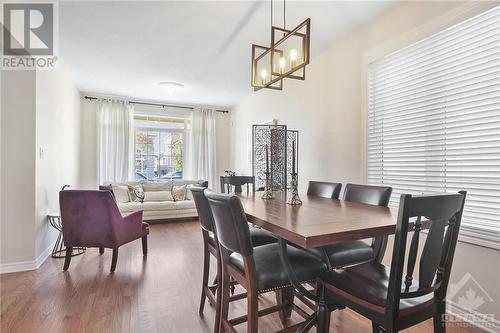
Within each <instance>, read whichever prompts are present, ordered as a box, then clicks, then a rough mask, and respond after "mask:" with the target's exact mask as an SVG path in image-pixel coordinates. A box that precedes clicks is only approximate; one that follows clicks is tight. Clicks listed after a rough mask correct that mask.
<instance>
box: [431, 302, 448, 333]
mask: <svg viewBox="0 0 500 333" xmlns="http://www.w3.org/2000/svg"><path fill="white" fill-rule="evenodd" d="M445 313H446V302H445V301H442V302H439V303H438V304H437V313H436V314H435V315H434V333H445V332H446V324H445Z"/></svg>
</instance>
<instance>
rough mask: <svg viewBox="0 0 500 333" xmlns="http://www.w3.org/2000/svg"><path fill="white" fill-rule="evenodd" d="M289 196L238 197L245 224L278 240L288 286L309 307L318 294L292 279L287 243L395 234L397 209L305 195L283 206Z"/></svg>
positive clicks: (313, 243)
mask: <svg viewBox="0 0 500 333" xmlns="http://www.w3.org/2000/svg"><path fill="white" fill-rule="evenodd" d="M290 195H291V194H290V193H288V194H287V192H284V191H279V192H278V191H275V192H274V198H272V199H262V198H261V196H262V193H259V192H255V194H253V195H248V196H243V195H240V196H239V197H240V201H241V204H242V206H243V209H244V210H245V213H246V216H247V220H248V222H250V223H252V224H254V225H255V226H257V227H259V228H262V229H265V230H267V231H269V232H271V233H273V234H274V235H275V236H276V237H277V238H278V243H279V254H280V259H281V263H282V266H283V268H284V269H285V271H286V273H287V275H288V277H289V279H290V281H291V283H292V285H293V286H294V287H295V289H296V290H297V292H298V293H299V295H302V296H303V297H302V298H301V300H305V299H304V297H305V298H307V299H308V300H310V302H309V304H318V302H320V301H321V300H320V298H319V297H318V295H317V294H315V292H314V291H311V290H308V289H306V288H305V287H304V286H303V285H302V284H301V283H300V282H299V280H298V279H297V278H296V276H295V274H294V271H293V269H292V267H291V264H290V262H289V261H288V256H287V244H293V245H295V246H300V247H302V248H305V249H310V248H320V247H323V246H327V245H332V244H336V243H342V242H347V241H354V240H363V239H369V238H374V237H379V236H387V235H391V234H394V233H395V231H396V222H397V217H398V210H397V209H394V208H390V207H381V206H375V205H368V204H363V203H356V202H349V201H344V200H335V199H330V198H322V197H317V196H310V195H306V194H301V195H300V198H301V200H302V204H301V205H290V204H288V203H287V198H288V196H290ZM429 223H430V222H428V221H426V222H424V223H423V225H422V228H423V229H424V228H428V227H429V226H430V224H429ZM411 227H412V226H411V225H410V229H411ZM375 255H376V256H377V255H378V254H375ZM382 256H383V254H382ZM315 322H316V316H315V314H314V313H313V314H312V315H310V316H309V317H308V318H306V321H305V323H304V325H303V326H302V328H301V329H300V330H299V331H300V332H307V331H308V330H309V329H310V328H311V327H312V326H314V324H315Z"/></svg>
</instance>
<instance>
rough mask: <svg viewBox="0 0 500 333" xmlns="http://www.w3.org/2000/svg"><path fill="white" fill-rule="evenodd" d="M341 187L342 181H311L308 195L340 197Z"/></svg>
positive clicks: (330, 197)
mask: <svg viewBox="0 0 500 333" xmlns="http://www.w3.org/2000/svg"><path fill="white" fill-rule="evenodd" d="M341 188H342V184H341V183H328V182H318V181H309V186H308V187H307V195H312V196H315V197H322V198H329V199H338V198H339V195H340V190H341Z"/></svg>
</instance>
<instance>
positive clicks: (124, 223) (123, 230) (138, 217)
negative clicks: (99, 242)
mask: <svg viewBox="0 0 500 333" xmlns="http://www.w3.org/2000/svg"><path fill="white" fill-rule="evenodd" d="M117 222H118V223H116V224H115V226H116V229H115V230H116V232H117V236H118V237H117V241H118V245H119V246H120V245H123V244H125V243H128V242H130V241H132V240H135V239H137V238H141V237H142V210H139V211H137V212H133V213H130V214H128V215H125V216H122V219H121V220H120V221H117Z"/></svg>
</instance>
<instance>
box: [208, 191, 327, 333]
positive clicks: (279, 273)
mask: <svg viewBox="0 0 500 333" xmlns="http://www.w3.org/2000/svg"><path fill="white" fill-rule="evenodd" d="M205 195H206V197H207V199H208V202H209V205H210V209H211V211H212V214H213V220H214V223H215V231H216V234H217V240H218V242H219V249H220V255H221V259H222V306H221V331H222V332H228V331H229V332H236V331H235V328H234V326H235V325H238V324H241V323H244V322H247V330H246V332H248V333H256V332H257V331H258V317H259V316H263V315H267V314H270V313H274V312H277V311H279V312H280V319H281V321H282V324H283V326H286V325H287V317H289V312H291V311H292V309H294V310H296V311H297V312H298V313H299V314H301V315H302V316H304V317H306V316H307V314H306V313H305V312H303V311H302V310H301V309H300V308H298V307H297V306H296V305H295V304H293V301H292V303H291V304H290V303H289V302H280V300H279V299H278V305H275V306H271V307H268V308H265V309H261V310H260V311H259V308H258V301H257V298H258V295H259V294H262V293H266V292H269V291H284V290H286V291H287V292H290V293H293V287H292V285H291V283H290V281H289V279H288V275H287V274H286V272H285V269H284V267H282V264H281V260H280V254H279V245H278V244H277V243H272V244H267V245H262V246H258V247H255V246H254V244H253V243H252V239H251V237H250V230H249V226H248V222H247V220H246V216H245V211H244V210H243V207H242V205H241V201H240V199H239V198H238V197H237V196H234V195H233V196H231V195H225V194H216V193H214V192H212V191H208V190H205ZM287 250H288V259H289V261H290V263H291V266H292V268H293V270H294V272H295V274H296V276H297V279H298V280H299V281H301V282H307V281H313V280H314V279H315V277H317V276H318V275H319V274H320V273H322V272H324V271H326V269H327V267H326V264H325V263H324V262H323V261H322V260H321V259H319V258H318V257H317V256H315V255H312V254H310V253H308V252H306V251H303V250H300V249H298V248H295V247H293V246H287ZM231 277H232V278H234V280H236V281H237V282H238V283H239V284H240V285H241V286H242V287H243V288H244V289H245V290H246V291H247V314H246V315H243V316H241V317H237V318H233V319H229V318H228V310H229V283H230V278H231ZM278 295H279V294H278ZM277 298H279V296H278V297H277Z"/></svg>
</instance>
